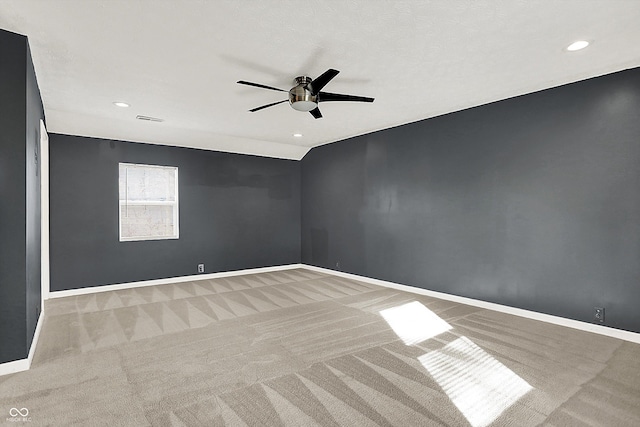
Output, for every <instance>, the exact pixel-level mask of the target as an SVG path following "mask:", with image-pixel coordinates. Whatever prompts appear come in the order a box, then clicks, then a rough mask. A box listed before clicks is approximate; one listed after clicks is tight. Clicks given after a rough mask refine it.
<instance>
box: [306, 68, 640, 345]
mask: <svg viewBox="0 0 640 427" xmlns="http://www.w3.org/2000/svg"><path fill="white" fill-rule="evenodd" d="M639 119H640V69H633V70H627V71H624V72H620V73H616V74H611V75H607V76H604V77H600V78H595V79H591V80H586V81H583V82H579V83H575V84H571V85H567V86H562V87H558V88H554V89H550V90H546V91H542V92H538V93H534V94H529V95H525V96H521V97H517V98H513V99H509V100H505V101H501V102H496V103H493V104H489V105H485V106H481V107H477V108H473V109H469V110H465V111H461V112H456V113H453V114H448V115H445V116H441V117H437V118H433V119H429V120H424V121H421V122H417V123H413V124H409V125H405V126H401V127H397V128H393V129H388V130H384V131H380V132H376V133H372V134H368V135H364V136H361V137H357V138H353V139H351V140H348V141H342V142H340V143H337V144H331V145H327V146H322V147H319V148H315V149H313V150H312V151H311V152H309V154H307V156H306V157H305V158H304V159H303V162H302V194H303V198H302V262H303V263H306V264H312V265H316V266H321V267H327V268H332V269H339V270H344V271H347V272H350V273H356V274H360V275H364V276H368V277H373V278H378V279H383V280H390V281H394V282H399V283H404V284H407V285H412V286H417V287H421V288H426V289H431V290H436V291H442V292H446V293H449V294H454V295H462V296H466V297H471V298H477V299H481V300H485V301H491V302H496V303H501V304H506V305H509V306H514V307H520V308H524V309H530V310H535V311H538V312H543V313H549V314H554V315H559V316H563V317H567V318H572V319H578V320H584V321H591V320H592V318H593V308H594V307H596V306H598V307H605V309H606V323H605V324H607V325H609V326H613V327H617V328H622V329H627V330H631V331H635V332H640V308H639V307H638V303H640V283H639V282H638V280H639V278H640V262H639V260H640V191H639V190H640V167H639V165H640V120H639ZM337 263H339V267H337V265H338V264H337Z"/></svg>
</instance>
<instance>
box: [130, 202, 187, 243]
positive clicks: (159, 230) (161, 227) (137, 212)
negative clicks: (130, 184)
mask: <svg viewBox="0 0 640 427" xmlns="http://www.w3.org/2000/svg"><path fill="white" fill-rule="evenodd" d="M120 209H121V212H120V220H121V224H120V226H121V232H122V238H144V237H149V238H158V237H175V236H176V233H175V224H174V221H173V205H153V206H149V205H126V204H123V205H121V206H120Z"/></svg>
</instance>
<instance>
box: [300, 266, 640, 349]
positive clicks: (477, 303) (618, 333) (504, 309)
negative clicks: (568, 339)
mask: <svg viewBox="0 0 640 427" xmlns="http://www.w3.org/2000/svg"><path fill="white" fill-rule="evenodd" d="M302 268H305V269H307V270H311V271H316V272H319V273H325V274H332V275H334V276H339V277H344V278H347V279H353V280H359V281H361V282H365V283H371V284H372V285H379V286H384V287H387V288H393V289H398V290H400V291H405V292H411V293H414V294H419V295H426V296H429V297H434V298H439V299H443V300H447V301H453V302H457V303H460V304H467V305H472V306H474V307H480V308H486V309H489V310H494V311H499V312H501V313H507V314H513V315H515V316H520V317H525V318H527V319H533V320H539V321H542V322H547V323H552V324H554V325H559V326H566V327H568V328H573V329H579V330H581V331H587V332H593V333H595V334H600V335H606V336H608V337H612V338H618V339H621V340H624V341H630V342H633V343H636V344H640V334H638V333H635V332H629V331H624V330H622V329H615V328H610V327H607V326H603V325H596V324H592V323H587V322H581V321H579V320H573V319H566V318H564V317H559V316H553V315H551V314H544V313H538V312H536V311H530V310H524V309H522V308H515V307H509V306H507V305H502V304H496V303H492V302H486V301H481V300H476V299H472V298H466V297H459V296H456V295H450V294H445V293H443V292H436V291H430V290H427V289H422V288H417V287H414V286H408V285H401V284H399V283H393V282H387V281H385V280H379V279H372V278H370V277H365V276H359V275H357V274H351V273H344V272H342V271H334V270H330V269H327V268H322V267H314V266H311V265H306V264H302Z"/></svg>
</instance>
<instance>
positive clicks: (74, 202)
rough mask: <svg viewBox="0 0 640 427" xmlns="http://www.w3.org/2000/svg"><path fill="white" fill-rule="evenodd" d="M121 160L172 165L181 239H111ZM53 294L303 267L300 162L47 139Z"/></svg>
mask: <svg viewBox="0 0 640 427" xmlns="http://www.w3.org/2000/svg"><path fill="white" fill-rule="evenodd" d="M118 162H127V163H144V164H157V165H167V166H177V167H178V174H179V178H178V183H179V189H178V191H179V200H180V202H179V203H180V207H179V209H180V238H179V239H178V240H156V241H142V242H119V241H118ZM50 167H51V170H50V179H51V190H50V191H51V193H50V223H51V231H50V241H51V246H50V247H51V290H52V291H59V290H65V289H74V288H80V287H87V286H100V285H106V284H115V283H126V282H133V281H139V280H149V279H157V278H167V277H175V276H184V275H192V274H197V264H199V263H204V264H205V266H206V271H205V272H206V273H211V272H220V271H230V270H239V269H246V268H255V267H265V266H276V265H285V264H292V263H299V262H300V163H299V162H295V161H290V160H281V159H271V158H262V157H256V156H247V155H240V154H229V153H220V152H212V151H204V150H195V149H188V148H177V147H168V146H160V145H150V144H136V143H130V142H121V141H109V140H101V139H95V138H82V137H75V136H68V135H58V134H51V135H50Z"/></svg>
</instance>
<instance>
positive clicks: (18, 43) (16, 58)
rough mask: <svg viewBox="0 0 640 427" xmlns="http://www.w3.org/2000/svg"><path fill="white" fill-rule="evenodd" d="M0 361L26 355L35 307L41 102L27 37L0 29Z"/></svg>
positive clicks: (37, 305) (36, 312) (37, 296)
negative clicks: (37, 159) (36, 156)
mask: <svg viewBox="0 0 640 427" xmlns="http://www.w3.org/2000/svg"><path fill="white" fill-rule="evenodd" d="M0 58H2V60H1V61H0V93H1V94H2V97H0V200H2V203H0V363H3V362H9V361H13V360H18V359H24V358H26V357H27V355H28V352H29V348H30V346H31V341H32V340H33V334H34V331H35V327H36V323H37V319H38V315H39V311H40V243H39V242H40V237H39V236H40V182H39V177H38V176H37V175H36V173H37V171H38V166H37V164H36V163H35V157H34V156H35V151H34V150H35V149H36V148H35V147H37V145H38V141H39V134H38V132H39V131H38V129H39V120H40V119H41V118H42V119H44V114H43V110H42V102H41V100H40V94H39V91H38V85H37V82H36V79H35V73H34V71H33V64H32V63H31V56H30V54H29V50H28V42H27V38H26V37H24V36H21V35H18V34H14V33H10V32H7V31H3V30H0Z"/></svg>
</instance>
